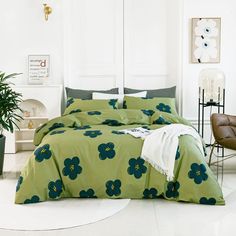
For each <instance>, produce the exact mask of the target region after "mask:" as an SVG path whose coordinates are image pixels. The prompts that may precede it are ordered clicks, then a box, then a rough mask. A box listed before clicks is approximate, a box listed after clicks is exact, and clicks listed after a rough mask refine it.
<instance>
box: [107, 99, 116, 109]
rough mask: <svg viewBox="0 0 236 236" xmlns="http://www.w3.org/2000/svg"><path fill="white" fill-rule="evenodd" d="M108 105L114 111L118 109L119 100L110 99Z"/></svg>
mask: <svg viewBox="0 0 236 236" xmlns="http://www.w3.org/2000/svg"><path fill="white" fill-rule="evenodd" d="M108 103H109V105H110V106H112V107H113V109H117V99H110V100H109V102H108Z"/></svg>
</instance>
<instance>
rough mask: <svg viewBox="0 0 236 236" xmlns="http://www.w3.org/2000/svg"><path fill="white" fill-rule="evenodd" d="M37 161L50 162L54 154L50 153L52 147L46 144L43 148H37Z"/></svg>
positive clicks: (35, 152)
mask: <svg viewBox="0 0 236 236" xmlns="http://www.w3.org/2000/svg"><path fill="white" fill-rule="evenodd" d="M34 155H35V160H36V161H38V162H42V161H43V160H44V159H45V160H48V159H49V158H50V157H51V156H52V152H51V151H50V145H49V144H45V145H43V146H42V147H39V148H37V149H36V150H35V151H34Z"/></svg>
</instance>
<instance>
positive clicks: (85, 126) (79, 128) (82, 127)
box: [74, 125, 91, 130]
mask: <svg viewBox="0 0 236 236" xmlns="http://www.w3.org/2000/svg"><path fill="white" fill-rule="evenodd" d="M83 129H91V126H90V125H84V126H77V127H75V128H74V130H83Z"/></svg>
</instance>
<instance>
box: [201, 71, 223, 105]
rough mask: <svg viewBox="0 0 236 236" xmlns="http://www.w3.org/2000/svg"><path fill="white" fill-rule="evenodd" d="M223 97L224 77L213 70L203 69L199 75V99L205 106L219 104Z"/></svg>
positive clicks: (219, 72)
mask: <svg viewBox="0 0 236 236" xmlns="http://www.w3.org/2000/svg"><path fill="white" fill-rule="evenodd" d="M224 95H225V75H224V73H223V72H222V71H221V70H219V69H215V68H207V69H203V70H202V71H201V72H200V74H199V99H200V100H201V102H202V103H205V104H207V105H216V104H220V102H221V101H223V100H224Z"/></svg>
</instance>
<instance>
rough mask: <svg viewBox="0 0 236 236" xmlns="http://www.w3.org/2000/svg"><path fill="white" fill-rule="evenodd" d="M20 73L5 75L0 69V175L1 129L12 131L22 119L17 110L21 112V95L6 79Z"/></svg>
mask: <svg viewBox="0 0 236 236" xmlns="http://www.w3.org/2000/svg"><path fill="white" fill-rule="evenodd" d="M18 75H20V74H17V73H14V74H10V75H6V74H5V73H4V72H1V71H0V117H1V119H0V175H1V174H2V168H3V163H4V150H5V140H6V137H5V136H4V135H3V130H6V131H10V132H12V133H13V131H14V128H15V126H16V127H17V122H18V121H20V120H21V119H22V117H21V116H20V115H19V114H18V112H22V111H21V109H20V106H19V103H20V102H21V101H22V99H21V97H22V95H21V94H20V93H16V92H15V91H14V90H13V89H12V87H11V85H10V83H9V82H7V80H8V79H11V78H15V77H16V76H18Z"/></svg>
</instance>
